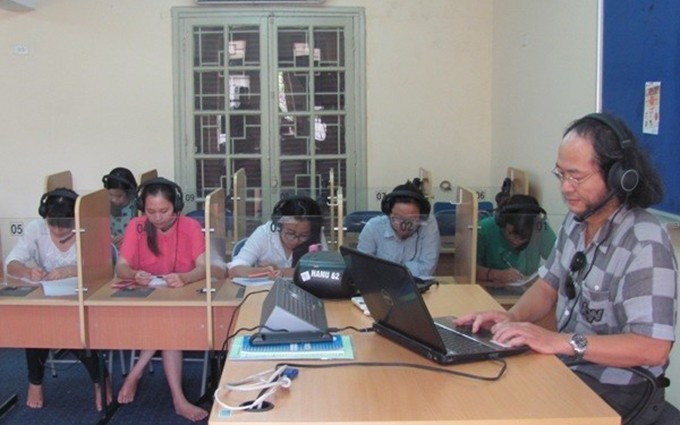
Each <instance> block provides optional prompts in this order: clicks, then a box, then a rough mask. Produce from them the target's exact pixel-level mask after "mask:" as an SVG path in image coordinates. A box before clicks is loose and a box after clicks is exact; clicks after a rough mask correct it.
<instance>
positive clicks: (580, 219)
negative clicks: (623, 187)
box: [574, 190, 616, 223]
mask: <svg viewBox="0 0 680 425" xmlns="http://www.w3.org/2000/svg"><path fill="white" fill-rule="evenodd" d="M614 195H616V191H615V190H610V191H609V193H608V194H607V196H605V197H604V198H603V199H602V200H601V201H600V202H598V203H597V204H595V205H594V206H592V207H590V208H588V209H586V210H585V211H584V212H583V214H581V215H577V216H576V217H574V220H576V221H577V222H579V223H582V222H584V221H585V220H586V219H587V218H588V217H590V216H591V215H593V214H595V213H596V212H598V211H599V210H601V209H602V208H603V207H604V206H605V205H607V203H608V202H609V201H610V200H611V199H612V198H613V197H614Z"/></svg>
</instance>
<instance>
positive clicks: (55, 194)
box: [38, 187, 78, 218]
mask: <svg viewBox="0 0 680 425" xmlns="http://www.w3.org/2000/svg"><path fill="white" fill-rule="evenodd" d="M51 198H66V199H69V200H71V201H73V203H74V204H75V202H76V200H77V199H78V194H77V193H76V192H74V191H73V190H71V189H67V188H65V187H60V188H57V189H53V190H50V191H49V192H46V193H44V194H43V196H42V197H40V205H39V206H38V214H39V215H40V217H42V218H47V213H48V212H49V211H48V209H47V206H48V204H49V202H50V199H51Z"/></svg>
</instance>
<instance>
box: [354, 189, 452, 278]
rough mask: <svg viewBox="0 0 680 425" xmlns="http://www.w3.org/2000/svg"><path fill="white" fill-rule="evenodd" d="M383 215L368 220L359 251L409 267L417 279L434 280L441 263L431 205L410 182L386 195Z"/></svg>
mask: <svg viewBox="0 0 680 425" xmlns="http://www.w3.org/2000/svg"><path fill="white" fill-rule="evenodd" d="M380 208H381V210H382V212H383V214H384V215H381V216H377V217H373V218H372V219H370V220H368V222H367V223H366V225H365V226H364V228H363V229H362V230H361V233H360V234H359V244H358V246H357V249H358V250H359V251H362V252H365V253H367V254H371V255H375V256H377V257H380V258H383V259H385V260H389V261H393V262H395V263H400V264H403V265H405V266H406V267H408V269H409V270H410V271H411V274H412V275H413V276H415V277H428V276H433V275H434V273H435V269H436V268H437V261H438V260H439V248H440V245H439V227H438V226H437V221H436V220H435V218H434V216H432V215H430V202H429V201H428V200H427V199H426V198H425V196H424V195H423V192H421V190H420V188H419V187H418V186H417V185H416V184H414V183H413V182H411V181H407V182H406V183H405V184H402V185H399V186H397V187H395V188H394V190H393V191H392V192H390V193H389V194H387V195H386V196H385V197H384V198H383V200H382V202H381V205H380Z"/></svg>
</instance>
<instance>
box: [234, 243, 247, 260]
mask: <svg viewBox="0 0 680 425" xmlns="http://www.w3.org/2000/svg"><path fill="white" fill-rule="evenodd" d="M247 240H248V238H243V239H239V241H238V242H236V243H235V244H234V248H233V249H232V250H231V258H234V257H236V256H237V255H238V253H239V251H240V250H241V248H243V245H245V244H246V241H247Z"/></svg>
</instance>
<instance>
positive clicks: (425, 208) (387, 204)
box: [380, 189, 431, 215]
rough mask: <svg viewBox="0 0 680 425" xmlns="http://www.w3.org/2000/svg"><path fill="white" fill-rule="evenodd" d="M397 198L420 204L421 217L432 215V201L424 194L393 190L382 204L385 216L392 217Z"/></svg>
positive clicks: (381, 208) (381, 207)
mask: <svg viewBox="0 0 680 425" xmlns="http://www.w3.org/2000/svg"><path fill="white" fill-rule="evenodd" d="M397 198H409V199H413V200H414V201H416V203H417V204H418V206H419V209H420V214H421V215H430V209H431V207H430V201H428V200H427V198H425V196H423V194H422V193H419V192H416V191H413V190H403V189H398V190H393V191H392V192H390V193H388V194H387V195H385V197H384V198H383V200H382V202H381V203H380V210H381V211H382V212H383V214H385V215H390V214H391V213H392V208H393V207H394V204H395V203H396V200H397Z"/></svg>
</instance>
